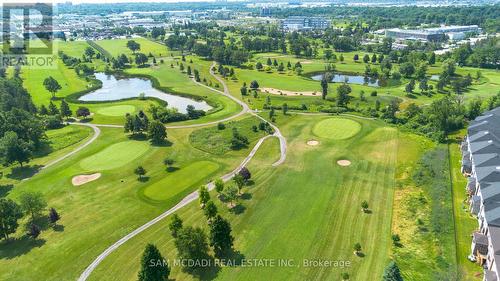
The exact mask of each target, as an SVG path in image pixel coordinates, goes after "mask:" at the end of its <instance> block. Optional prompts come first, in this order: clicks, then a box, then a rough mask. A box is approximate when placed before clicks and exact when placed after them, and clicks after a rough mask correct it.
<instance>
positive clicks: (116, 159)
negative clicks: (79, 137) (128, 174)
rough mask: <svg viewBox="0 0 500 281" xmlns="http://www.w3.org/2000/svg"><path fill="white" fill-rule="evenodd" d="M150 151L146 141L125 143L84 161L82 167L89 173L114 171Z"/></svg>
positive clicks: (115, 145)
mask: <svg viewBox="0 0 500 281" xmlns="http://www.w3.org/2000/svg"><path fill="white" fill-rule="evenodd" d="M148 149H149V143H148V142H146V141H132V140H130V141H124V142H119V143H115V144H113V145H111V146H109V147H107V148H105V149H104V150H102V151H100V152H98V153H96V154H94V155H92V156H90V157H87V158H85V159H83V160H82V161H81V162H80V167H82V168H83V169H85V170H87V171H100V170H112V169H116V168H119V167H122V166H124V165H126V164H127V163H129V162H131V161H134V160H135V159H136V158H138V157H139V156H141V155H142V154H144V153H145V152H146V151H147V150H148Z"/></svg>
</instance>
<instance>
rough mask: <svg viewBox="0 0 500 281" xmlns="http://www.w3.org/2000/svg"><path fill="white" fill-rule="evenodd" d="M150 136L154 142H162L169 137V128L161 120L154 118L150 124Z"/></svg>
mask: <svg viewBox="0 0 500 281" xmlns="http://www.w3.org/2000/svg"><path fill="white" fill-rule="evenodd" d="M148 137H149V138H150V139H151V142H152V143H154V144H161V143H163V142H164V141H165V139H166V138H167V130H166V129H165V126H163V124H162V123H161V122H160V121H158V120H153V121H151V123H150V124H149V126H148Z"/></svg>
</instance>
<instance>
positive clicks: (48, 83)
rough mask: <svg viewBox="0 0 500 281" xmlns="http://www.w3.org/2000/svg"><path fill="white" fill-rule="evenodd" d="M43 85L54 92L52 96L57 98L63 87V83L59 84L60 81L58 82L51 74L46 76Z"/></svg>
mask: <svg viewBox="0 0 500 281" xmlns="http://www.w3.org/2000/svg"><path fill="white" fill-rule="evenodd" d="M43 86H44V87H45V89H46V90H47V91H49V92H50V93H51V94H52V98H55V97H56V93H57V91H59V90H60V89H61V85H59V82H57V80H56V79H54V77H52V76H49V77H47V78H45V80H43Z"/></svg>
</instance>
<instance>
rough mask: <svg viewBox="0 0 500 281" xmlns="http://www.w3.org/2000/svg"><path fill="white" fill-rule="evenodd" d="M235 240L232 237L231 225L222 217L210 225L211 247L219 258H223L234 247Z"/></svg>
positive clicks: (218, 217)
mask: <svg viewBox="0 0 500 281" xmlns="http://www.w3.org/2000/svg"><path fill="white" fill-rule="evenodd" d="M233 241H234V238H233V236H232V235H231V225H230V224H229V222H228V221H227V220H225V219H223V218H222V217H221V216H220V215H217V216H216V217H215V219H214V220H213V221H212V223H211V224H210V246H212V247H213V249H214V252H215V255H216V256H217V257H219V258H220V257H223V256H224V255H225V254H227V253H228V251H230V250H231V249H232V247H233Z"/></svg>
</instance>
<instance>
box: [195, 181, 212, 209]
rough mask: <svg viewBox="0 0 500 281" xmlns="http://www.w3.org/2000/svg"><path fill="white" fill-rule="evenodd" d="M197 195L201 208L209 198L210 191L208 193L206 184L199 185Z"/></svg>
mask: <svg viewBox="0 0 500 281" xmlns="http://www.w3.org/2000/svg"><path fill="white" fill-rule="evenodd" d="M198 196H199V202H200V206H201V207H202V208H205V205H206V204H207V202H208V201H209V200H210V193H208V189H207V187H206V186H204V185H202V186H200V189H198Z"/></svg>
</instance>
